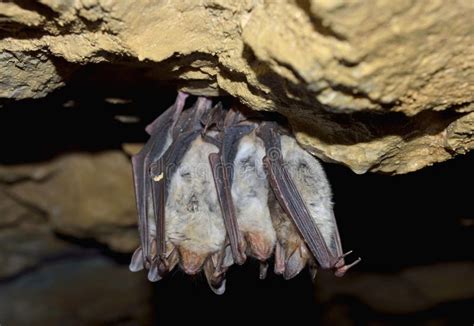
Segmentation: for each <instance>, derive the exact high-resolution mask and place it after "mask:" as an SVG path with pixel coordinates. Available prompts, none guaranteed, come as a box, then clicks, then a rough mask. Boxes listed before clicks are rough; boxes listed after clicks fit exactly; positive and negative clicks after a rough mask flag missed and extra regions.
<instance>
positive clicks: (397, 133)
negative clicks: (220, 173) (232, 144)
mask: <svg viewBox="0 0 474 326" xmlns="http://www.w3.org/2000/svg"><path fill="white" fill-rule="evenodd" d="M0 11H1V12H2V19H1V20H0V37H1V40H0V56H1V58H2V60H0V65H1V70H2V75H1V76H0V85H1V88H0V97H1V98H13V99H25V98H38V97H43V96H46V95H47V94H48V93H50V92H52V91H53V90H54V89H57V88H59V87H63V86H64V85H65V84H66V83H67V82H68V80H69V78H70V76H71V74H73V73H74V72H75V71H77V70H78V69H81V67H82V66H83V65H87V64H94V63H100V62H108V63H114V64H116V65H125V66H128V67H141V68H142V69H143V71H142V76H143V78H147V79H149V80H166V81H173V82H174V83H175V85H176V86H177V87H179V88H181V89H182V90H184V91H187V92H190V93H192V94H207V95H217V94H230V95H232V96H233V97H235V98H237V99H239V100H240V101H241V102H242V103H244V104H246V105H248V106H250V107H251V108H253V109H256V110H273V111H278V112H280V113H282V114H284V115H285V116H287V117H288V118H289V120H290V122H291V124H292V126H293V130H294V133H295V135H296V137H297V139H298V140H299V142H300V143H301V144H302V145H304V146H305V147H306V148H307V149H308V150H309V151H310V152H311V153H313V154H314V155H316V156H318V157H320V158H322V159H324V160H326V161H331V162H337V163H340V164H344V165H346V166H349V167H350V168H351V169H352V170H353V171H355V172H356V173H364V172H367V171H378V172H384V173H390V174H400V173H407V172H411V171H416V170H418V169H421V168H423V167H424V166H427V165H431V164H433V163H436V162H441V161H444V160H447V159H449V158H451V157H453V156H455V155H457V154H463V153H466V152H467V151H469V150H470V149H471V148H472V147H474V142H473V140H472V139H473V137H472V133H473V129H474V127H473V126H474V122H473V121H474V113H473V111H474V106H473V96H474V95H473V94H474V67H473V66H474V27H473V25H472V23H471V19H472V16H473V15H474V4H473V2H472V1H465V0H458V1H454V2H446V1H441V0H437V1H429V2H412V1H408V0H404V1H396V2H393V1H388V0H387V1H385V0H381V1H374V2H365V1H344V0H341V1H336V0H334V1H310V0H295V1H237V2H236V1H226V0H220V1H207V0H206V1H150V0H139V1H113V0H87V1H85V0H69V1H60V0H39V1H9V2H1V3H0ZM339 113H345V114H339Z"/></svg>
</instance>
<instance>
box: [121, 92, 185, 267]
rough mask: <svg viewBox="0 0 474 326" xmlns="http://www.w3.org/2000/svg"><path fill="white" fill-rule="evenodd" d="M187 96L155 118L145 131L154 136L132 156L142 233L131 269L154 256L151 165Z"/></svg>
mask: <svg viewBox="0 0 474 326" xmlns="http://www.w3.org/2000/svg"><path fill="white" fill-rule="evenodd" d="M185 98H186V96H185V95H184V94H182V93H180V94H179V95H178V98H177V100H176V102H175V103H174V104H173V105H172V106H171V107H170V108H169V109H168V110H166V111H165V112H164V113H163V114H162V115H160V116H159V117H158V118H157V119H156V120H155V121H153V122H152V123H151V124H150V125H148V126H147V128H146V130H147V132H149V133H152V137H150V139H149V140H148V142H147V143H146V144H145V145H144V146H143V148H142V149H141V151H140V152H139V153H138V154H136V155H134V156H133V157H132V169H133V180H134V189H135V199H136V203H137V211H138V228H139V234H140V247H139V248H138V249H137V250H136V251H135V253H134V255H133V256H132V261H131V263H130V270H132V271H137V270H141V269H142V268H143V267H144V266H145V265H146V264H147V262H148V263H149V261H150V259H151V252H150V250H151V240H150V239H151V238H152V236H153V234H152V233H153V232H155V231H156V226H153V225H150V223H152V219H151V216H150V214H154V212H153V205H152V203H151V202H150V196H149V194H150V192H151V179H150V176H149V170H148V167H149V166H150V163H151V162H153V161H156V160H158V159H159V158H160V157H161V155H163V153H164V151H165V150H166V147H167V145H168V143H169V142H170V139H169V138H170V137H171V134H172V133H171V130H172V128H173V126H174V124H175V123H176V121H177V120H178V117H179V115H180V114H181V112H182V110H183V108H184V101H185Z"/></svg>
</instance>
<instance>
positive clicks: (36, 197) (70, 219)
mask: <svg viewBox="0 0 474 326" xmlns="http://www.w3.org/2000/svg"><path fill="white" fill-rule="evenodd" d="M46 165H47V166H48V167H49V169H50V173H49V175H48V176H47V177H44V178H38V176H41V175H42V173H44V172H43V171H44V169H45V166H46ZM2 171H3V172H2ZM8 171H10V173H9V175H10V176H11V177H13V176H15V175H17V176H22V177H23V179H17V181H16V182H14V183H13V184H11V185H9V186H7V187H6V188H5V192H6V193H7V194H8V195H9V196H13V197H14V198H17V200H18V201H20V202H21V203H24V205H26V206H29V207H34V208H35V209H36V210H38V211H40V212H44V215H45V218H47V219H48V222H49V224H50V225H51V226H52V228H53V229H55V230H56V231H58V232H60V233H63V234H66V235H70V236H75V237H79V238H81V237H85V238H90V237H92V238H94V239H97V240H98V241H100V242H103V243H106V244H107V245H109V246H110V247H111V248H112V249H114V250H117V251H123V252H129V251H132V250H133V249H135V247H136V246H137V244H138V235H137V232H136V219H137V218H136V208H135V202H134V194H133V185H132V176H131V166H130V162H129V160H128V157H127V156H125V155H124V154H123V153H121V152H120V151H108V152H100V153H97V154H88V153H75V154H69V155H65V156H62V157H59V158H57V159H55V160H53V161H52V162H49V163H39V164H31V165H28V166H13V167H6V166H3V167H1V166H0V177H1V176H2V174H3V175H7V174H8ZM27 171H29V172H27ZM28 176H31V177H28ZM35 177H36V178H35ZM0 180H1V178H0ZM20 180H21V181H20ZM12 215H13V216H14V214H11V213H9V214H5V216H12ZM9 218H10V219H13V217H9Z"/></svg>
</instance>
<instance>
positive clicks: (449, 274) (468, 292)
mask: <svg viewBox="0 0 474 326" xmlns="http://www.w3.org/2000/svg"><path fill="white" fill-rule="evenodd" d="M316 281H317V287H316V294H317V296H318V300H320V301H323V302H324V301H328V300H331V299H334V298H335V297H336V296H338V295H339V296H340V295H344V296H351V297H355V298H357V299H359V300H361V301H362V302H363V303H364V304H366V305H368V306H369V307H371V308H372V309H374V310H376V311H378V312H382V313H388V314H408V313H412V312H415V311H423V310H427V309H429V308H432V307H434V306H436V305H438V304H441V303H444V302H450V301H455V300H468V299H470V298H472V297H474V264H473V263H471V262H456V263H438V264H434V265H429V266H418V267H411V268H407V269H405V270H402V271H401V272H399V273H392V274H386V275H384V274H377V273H352V274H348V275H347V277H344V278H341V279H335V278H333V277H330V276H328V274H326V273H321V274H320V275H318V277H317V278H316ZM367 289H371V290H370V291H368V290H367ZM374 289H378V290H374Z"/></svg>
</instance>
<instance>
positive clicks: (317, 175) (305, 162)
mask: <svg viewBox="0 0 474 326" xmlns="http://www.w3.org/2000/svg"><path fill="white" fill-rule="evenodd" d="M258 135H259V137H261V139H262V140H263V141H264V143H265V150H266V155H265V157H264V158H263V164H264V167H265V170H266V171H267V174H268V177H269V182H270V185H271V188H272V190H273V192H274V195H275V197H276V199H277V201H278V203H279V204H280V206H281V207H282V208H283V210H284V212H285V213H286V215H287V216H289V217H290V219H291V221H292V222H293V223H294V226H295V227H296V229H297V230H298V231H299V233H300V234H301V236H302V238H303V240H304V242H305V243H306V245H307V246H308V249H309V251H310V252H311V254H312V255H313V257H314V258H315V259H316V261H317V263H318V265H319V267H320V268H323V269H333V270H334V271H335V275H336V276H343V275H344V274H345V273H346V272H347V270H348V269H349V268H351V267H352V266H354V265H356V264H357V263H359V262H360V261H361V259H360V258H358V259H357V260H356V261H354V262H353V263H351V264H350V265H346V264H345V262H344V257H346V256H347V255H349V254H350V253H351V251H349V252H347V253H344V254H343V253H342V245H341V240H340V236H339V231H338V229H337V224H336V220H335V218H334V213H333V210H332V204H331V201H330V189H329V183H328V182H327V178H326V176H325V174H324V171H323V170H322V168H321V166H320V165H319V163H318V162H317V161H316V159H314V157H312V156H311V155H310V154H309V153H307V152H306V151H305V150H303V149H302V148H301V147H299V145H298V144H297V143H296V141H295V140H294V139H293V138H291V137H289V136H285V135H283V136H282V135H280V134H279V132H278V127H277V126H276V124H275V123H274V122H264V123H262V124H261V125H260V127H259V130H258ZM279 250H281V248H279ZM299 250H300V251H301V250H302V248H301V247H300V248H299ZM279 254H280V255H281V253H279ZM295 254H298V253H296V252H295ZM295 254H292V255H291V256H290V257H287V259H286V260H287V262H288V263H287V264H288V265H292V264H296V265H301V264H302V262H295V261H294V260H295V259H300V260H304V259H305V258H306V254H305V253H304V250H303V252H300V253H299V256H300V257H298V255H297V256H295ZM277 258H279V257H278V256H277ZM277 264H278V263H277ZM279 265H281V264H279ZM290 268H292V267H291V266H290ZM290 274H292V273H290Z"/></svg>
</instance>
